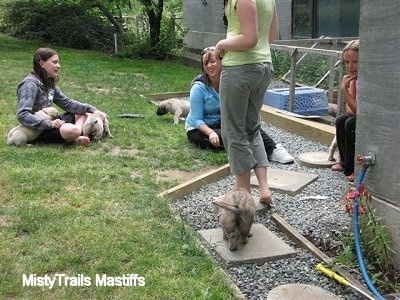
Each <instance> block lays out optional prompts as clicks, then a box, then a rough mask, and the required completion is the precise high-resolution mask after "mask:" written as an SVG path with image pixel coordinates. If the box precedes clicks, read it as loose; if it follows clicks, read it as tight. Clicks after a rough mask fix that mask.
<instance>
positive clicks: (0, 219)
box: [0, 216, 13, 228]
mask: <svg viewBox="0 0 400 300" xmlns="http://www.w3.org/2000/svg"><path fill="white" fill-rule="evenodd" d="M12 224H13V220H12V218H11V217H9V216H0V228H6V227H10V226H11V225H12Z"/></svg>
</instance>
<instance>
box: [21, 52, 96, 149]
mask: <svg viewBox="0 0 400 300" xmlns="http://www.w3.org/2000/svg"><path fill="white" fill-rule="evenodd" d="M60 67H61V66H60V60H59V57H58V54H57V52H56V51H55V50H53V49H50V48H40V49H38V50H36V52H35V54H34V56H33V70H32V71H31V72H30V73H29V74H28V75H27V76H26V77H25V78H24V79H23V80H22V81H21V82H20V83H19V84H18V86H17V95H18V111H17V118H18V121H19V122H20V123H21V124H23V125H25V126H27V127H29V128H32V129H36V130H40V131H42V133H41V134H40V135H39V137H38V138H37V139H36V140H35V142H44V143H75V144H78V145H88V144H89V143H90V139H89V138H88V137H86V136H83V135H82V127H83V124H84V123H85V121H86V118H87V115H86V113H93V112H94V111H96V110H97V109H96V107H94V106H92V105H90V104H86V103H80V102H78V101H76V100H73V99H70V98H68V97H67V96H65V95H64V94H63V93H62V92H61V90H60V89H59V88H58V87H57V85H56V84H57V82H58V72H59V70H60ZM53 103H55V104H57V106H59V107H60V108H62V109H63V110H64V111H65V113H64V114H63V115H61V116H60V117H58V118H57V119H54V120H46V119H44V118H42V117H40V116H38V115H35V112H37V111H39V110H41V109H43V108H46V107H50V106H52V105H53ZM98 112H100V111H98ZM100 114H104V113H103V112H100Z"/></svg>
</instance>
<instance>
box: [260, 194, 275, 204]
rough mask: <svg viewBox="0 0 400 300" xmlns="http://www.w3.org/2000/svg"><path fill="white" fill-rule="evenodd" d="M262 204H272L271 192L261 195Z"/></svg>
mask: <svg viewBox="0 0 400 300" xmlns="http://www.w3.org/2000/svg"><path fill="white" fill-rule="evenodd" d="M260 203H263V204H272V194H271V192H270V191H268V192H264V193H260Z"/></svg>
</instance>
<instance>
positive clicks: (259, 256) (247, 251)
mask: <svg viewBox="0 0 400 300" xmlns="http://www.w3.org/2000/svg"><path fill="white" fill-rule="evenodd" d="M250 232H251V234H252V236H251V237H250V238H249V241H248V243H247V244H246V245H242V244H239V249H238V250H237V251H230V250H229V246H228V241H226V240H224V239H223V236H222V229H221V228H216V229H206V230H199V231H198V233H199V234H200V236H201V237H202V238H203V240H204V241H205V242H206V243H208V244H209V246H210V248H212V249H215V251H216V252H217V253H218V254H219V256H220V257H221V258H222V259H223V260H224V261H225V262H226V263H227V264H228V265H238V264H246V263H256V264H264V263H266V262H268V261H274V260H278V259H282V258H287V257H290V256H293V255H296V251H295V250H294V249H293V248H292V247H290V246H289V245H288V244H286V243H285V242H284V241H283V240H282V239H280V238H279V237H277V236H276V235H275V234H274V233H272V231H270V230H269V229H268V228H266V227H265V226H264V225H262V224H253V226H252V227H251V230H250Z"/></svg>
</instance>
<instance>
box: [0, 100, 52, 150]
mask: <svg viewBox="0 0 400 300" xmlns="http://www.w3.org/2000/svg"><path fill="white" fill-rule="evenodd" d="M35 115H37V116H41V117H42V118H44V119H47V120H53V119H55V118H56V117H57V116H58V115H59V114H58V111H57V109H56V108H55V107H45V108H43V109H41V110H39V111H37V112H35ZM41 133H42V131H41V130H36V129H32V128H29V127H27V126H25V125H22V124H20V125H18V126H17V127H14V128H13V129H11V130H10V132H9V133H8V137H7V144H8V145H16V146H21V145H26V144H28V142H32V141H34V140H36V139H37V138H38V137H39V135H40V134H41Z"/></svg>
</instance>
